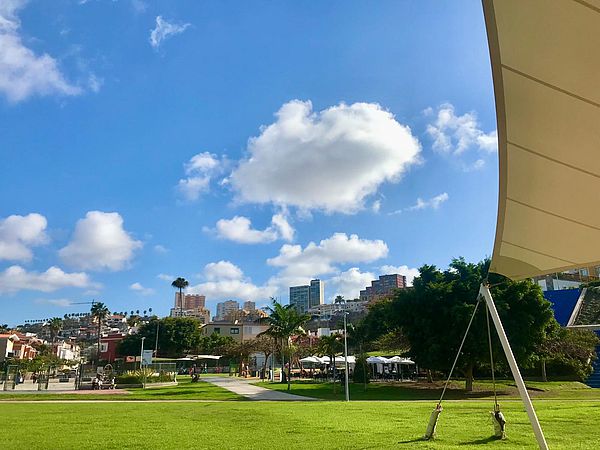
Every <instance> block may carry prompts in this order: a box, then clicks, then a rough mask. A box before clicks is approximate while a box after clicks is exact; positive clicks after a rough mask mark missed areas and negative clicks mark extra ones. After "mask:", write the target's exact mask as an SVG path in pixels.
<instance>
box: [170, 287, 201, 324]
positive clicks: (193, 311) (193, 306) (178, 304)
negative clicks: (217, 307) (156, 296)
mask: <svg viewBox="0 0 600 450" xmlns="http://www.w3.org/2000/svg"><path fill="white" fill-rule="evenodd" d="M182 300H183V305H182ZM205 305H206V297H205V296H204V295H199V294H184V295H181V296H180V295H179V292H176V293H175V305H174V307H173V308H171V313H170V314H169V315H170V316H171V317H191V318H193V319H196V320H198V321H199V322H200V323H208V322H210V311H209V310H208V309H207V308H206V306H205ZM182 306H183V307H182Z"/></svg>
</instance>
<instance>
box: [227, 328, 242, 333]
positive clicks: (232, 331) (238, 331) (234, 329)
mask: <svg viewBox="0 0 600 450" xmlns="http://www.w3.org/2000/svg"><path fill="white" fill-rule="evenodd" d="M229 334H240V329H239V328H232V329H231V330H229Z"/></svg>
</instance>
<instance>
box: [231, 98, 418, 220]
mask: <svg viewBox="0 0 600 450" xmlns="http://www.w3.org/2000/svg"><path fill="white" fill-rule="evenodd" d="M276 117H277V120H276V122H275V123H273V124H271V125H269V126H266V127H263V128H262V129H261V133H260V135H259V136H258V137H254V138H251V139H250V140H249V142H248V152H249V155H248V157H247V159H245V160H243V161H241V162H240V164H239V166H238V167H237V169H235V170H234V171H233V173H232V174H231V177H230V181H231V184H232V186H233V188H234V190H235V191H236V192H237V194H238V199H239V200H240V201H243V202H250V203H273V204H276V205H290V206H296V207H298V208H300V209H303V210H310V209H320V210H324V211H326V212H342V213H353V212H356V211H358V210H360V209H362V208H363V207H364V201H365V198H366V197H367V196H369V195H370V194H373V193H374V192H376V190H377V189H378V187H379V186H380V185H381V184H382V183H384V182H396V181H398V180H399V179H400V177H401V176H402V174H403V173H404V172H405V171H406V170H407V169H408V168H409V167H410V166H411V165H413V164H415V163H417V162H418V161H419V153H420V150H421V147H420V144H419V142H418V140H417V138H415V137H414V136H413V135H412V133H411V130H410V129H409V128H408V127H407V126H404V125H402V124H400V123H399V122H398V121H396V119H395V118H394V116H393V115H392V114H391V113H390V112H388V111H386V110H384V109H383V108H381V106H379V105H378V104H374V103H354V104H352V105H346V104H343V103H342V104H339V105H337V106H332V107H330V108H327V109H325V110H323V111H320V112H313V110H312V104H311V102H310V101H307V102H303V101H299V100H294V101H290V102H288V103H286V104H284V105H283V106H282V107H281V109H280V110H279V111H278V112H277V114H276Z"/></svg>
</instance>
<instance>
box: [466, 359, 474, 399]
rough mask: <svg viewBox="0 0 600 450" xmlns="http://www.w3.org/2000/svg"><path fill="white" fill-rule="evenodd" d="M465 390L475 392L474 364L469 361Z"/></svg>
mask: <svg viewBox="0 0 600 450" xmlns="http://www.w3.org/2000/svg"><path fill="white" fill-rule="evenodd" d="M465 390H466V391H467V392H473V364H472V363H469V365H467V369H466V370H465Z"/></svg>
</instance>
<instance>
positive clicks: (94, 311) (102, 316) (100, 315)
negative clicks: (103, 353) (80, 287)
mask: <svg viewBox="0 0 600 450" xmlns="http://www.w3.org/2000/svg"><path fill="white" fill-rule="evenodd" d="M90 313H91V315H92V317H93V318H94V319H95V320H96V321H97V322H98V352H97V356H96V363H98V362H99V361H100V338H101V336H102V322H104V321H105V320H106V318H107V317H108V315H109V314H110V311H109V310H108V308H107V307H106V305H105V304H104V303H102V302H94V303H93V304H92V308H91V309H90Z"/></svg>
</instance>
